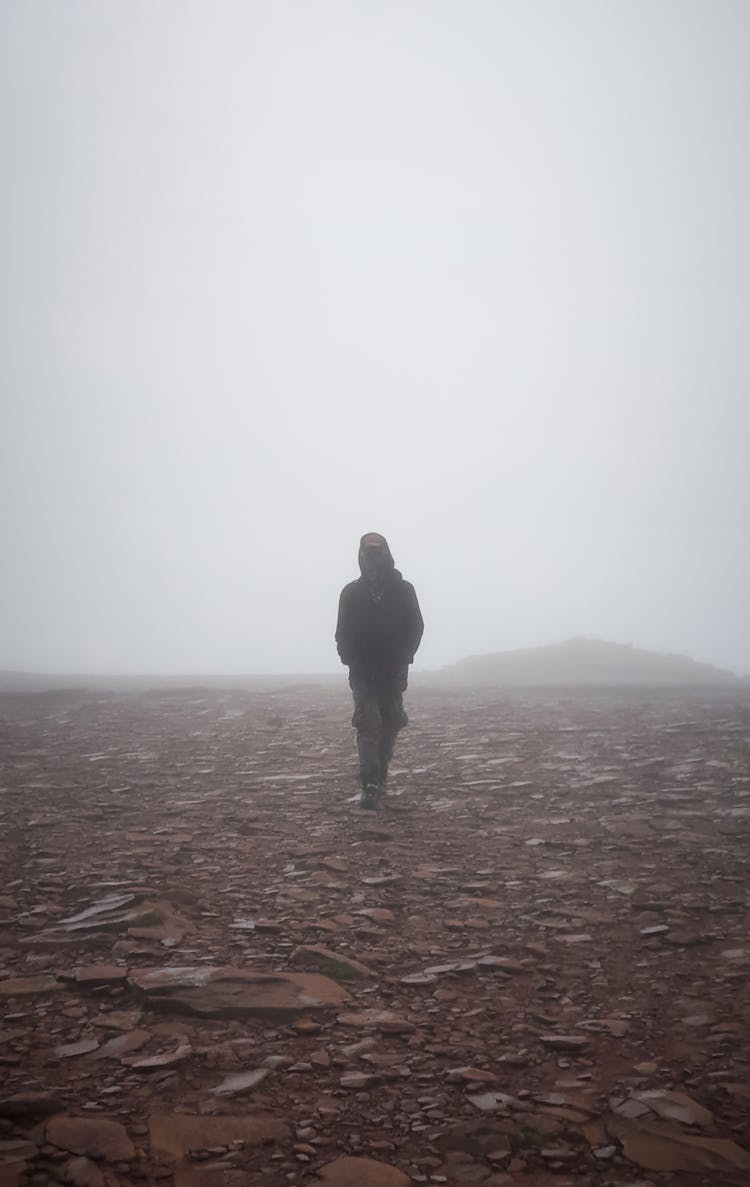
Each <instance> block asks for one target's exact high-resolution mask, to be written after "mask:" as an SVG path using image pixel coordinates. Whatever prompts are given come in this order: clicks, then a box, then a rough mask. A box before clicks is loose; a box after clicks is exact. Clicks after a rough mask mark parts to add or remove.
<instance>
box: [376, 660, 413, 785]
mask: <svg viewBox="0 0 750 1187" xmlns="http://www.w3.org/2000/svg"><path fill="white" fill-rule="evenodd" d="M405 690H406V672H398V673H397V674H396V675H395V676H393V677H389V679H388V680H387V681H384V682H383V683H382V684H381V686H380V689H379V698H378V700H379V706H380V716H381V720H382V723H383V726H382V729H381V733H380V745H379V748H378V758H379V765H380V789H381V792H382V793H383V794H385V791H386V785H387V782H388V767H389V765H390V761H391V759H392V758H393V749H394V746H395V745H396V738H397V736H398V734H399V733H400V732H401V730H402V729H403V728H404V726H406V725H408V723H409V718H408V717H407V715H406V710H405V709H404V699H403V698H404V692H405Z"/></svg>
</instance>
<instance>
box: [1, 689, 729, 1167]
mask: <svg viewBox="0 0 750 1187" xmlns="http://www.w3.org/2000/svg"><path fill="white" fill-rule="evenodd" d="M409 709H410V713H411V716H412V725H411V727H410V729H409V730H408V731H407V732H406V734H405V735H404V736H403V738H402V741H401V743H400V748H399V752H398V768H397V770H396V771H395V772H394V778H393V786H392V791H391V795H390V797H389V802H388V805H387V807H386V808H385V809H384V810H383V811H382V812H381V813H379V814H378V815H377V816H374V815H372V814H366V813H362V812H361V811H360V810H359V809H358V808H357V806H356V803H355V802H352V798H351V797H352V793H353V791H354V763H353V741H352V736H351V731H350V729H349V726H348V718H349V715H350V712H351V710H350V707H349V703H348V699H347V696H346V694H345V690H344V689H342V690H341V691H338V690H315V689H311V688H308V689H303V688H298V689H289V690H284V691H276V692H274V693H266V694H262V693H242V692H233V693H227V694H222V693H218V692H214V691H212V692H210V693H206V692H202V691H200V690H195V691H184V692H176V691H171V692H168V693H154V694H150V695H139V696H117V697H115V696H111V697H107V696H99V697H98V699H95V700H94V699H86V698H85V697H84V696H81V695H77V694H65V693H55V694H49V695H38V696H25V697H20V696H17V697H14V696H5V697H3V698H2V701H1V703H0V729H1V733H0V760H1V765H0V835H1V836H2V866H1V868H0V875H1V877H2V882H1V884H0V1004H1V1005H2V1015H3V1017H2V1022H1V1023H0V1080H1V1081H2V1088H1V1089H0V1185H1V1187H9V1185H12V1184H30V1185H32V1184H33V1187H42V1185H44V1184H57V1183H70V1184H78V1185H79V1187H87V1185H88V1187H96V1185H107V1187H114V1185H116V1184H123V1185H124V1184H131V1183H157V1182H158V1183H164V1184H166V1187H170V1185H171V1184H174V1185H175V1187H282V1185H287V1184H293V1185H297V1184H300V1185H301V1184H305V1183H315V1182H322V1183H324V1184H328V1185H329V1187H335V1185H337V1187H349V1185H351V1187H357V1185H359V1187H399V1185H404V1187H406V1185H407V1184H409V1183H415V1184H417V1183H426V1184H437V1183H445V1184H449V1185H452V1187H473V1185H474V1184H482V1185H483V1187H501V1185H505V1184H507V1185H508V1187H512V1185H516V1184H518V1185H519V1187H520V1185H526V1187H553V1185H556V1187H564V1185H571V1187H572V1185H575V1187H578V1185H581V1187H583V1185H585V1184H590V1185H594V1184H596V1185H598V1187H604V1185H606V1184H612V1185H617V1187H621V1185H622V1187H624V1185H625V1184H629V1185H630V1187H635V1185H636V1184H637V1185H638V1187H645V1185H646V1184H654V1185H660V1184H663V1183H664V1184H666V1183H670V1184H695V1185H696V1187H697V1185H699V1184H700V1185H709V1184H710V1185H711V1187H716V1185H719V1187H721V1185H723V1184H726V1185H727V1187H729V1185H732V1184H735V1185H737V1184H749V1183H750V1043H749V1041H748V1034H749V1033H750V986H749V983H748V982H749V974H750V927H749V926H748V904H749V903H750V895H749V892H750V864H749V863H750V846H749V841H750V763H749V762H748V758H749V755H750V697H748V695H747V693H745V694H744V695H743V694H742V693H717V694H710V693H706V692H703V693H699V694H696V695H693V696H691V695H688V694H684V695H681V694H670V695H669V696H661V697H660V696H658V695H655V694H641V695H638V694H630V695H626V694H620V695H618V696H609V697H607V696H600V697H598V698H594V697H592V696H589V697H586V696H583V695H565V694H549V695H547V696H543V695H536V696H533V695H531V694H528V695H525V696H523V697H510V696H504V695H500V694H493V693H491V692H484V693H482V694H481V695H479V694H476V695H471V694H464V693H456V694H450V695H448V694H441V693H434V692H427V691H423V692H419V691H417V692H415V693H414V694H413V695H412V696H411V699H410V705H409Z"/></svg>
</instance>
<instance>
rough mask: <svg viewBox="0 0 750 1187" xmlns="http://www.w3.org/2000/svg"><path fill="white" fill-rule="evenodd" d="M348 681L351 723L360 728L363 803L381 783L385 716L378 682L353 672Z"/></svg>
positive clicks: (359, 746) (358, 735) (358, 733)
mask: <svg viewBox="0 0 750 1187" xmlns="http://www.w3.org/2000/svg"><path fill="white" fill-rule="evenodd" d="M349 685H350V687H351V690H352V696H353V697H354V716H353V717H352V725H353V726H354V728H355V729H356V731H357V752H358V755H359V778H360V785H361V787H362V793H363V800H362V801H361V802H362V803H363V804H364V802H365V800H369V799H371V798H372V797H373V795H374V794H375V793H376V791H377V788H378V786H379V785H380V745H381V738H382V732H383V729H382V718H381V714H380V703H379V697H378V688H377V685H376V684H375V682H374V681H372V680H369V679H367V677H365V676H359V675H351V676H350V677H349ZM365 806H369V805H368V804H365ZM373 806H374V805H373Z"/></svg>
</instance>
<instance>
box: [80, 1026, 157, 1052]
mask: <svg viewBox="0 0 750 1187" xmlns="http://www.w3.org/2000/svg"><path fill="white" fill-rule="evenodd" d="M150 1038H151V1032H150V1031H148V1030H131V1031H130V1032H129V1033H128V1034H123V1035H116V1036H115V1038H114V1039H110V1040H109V1042H107V1043H102V1045H101V1047H100V1048H99V1050H98V1051H97V1053H96V1055H95V1056H94V1058H95V1059H122V1057H123V1055H128V1054H129V1053H130V1052H131V1051H140V1049H141V1047H145V1045H146V1043H147V1042H148V1041H149V1039H150Z"/></svg>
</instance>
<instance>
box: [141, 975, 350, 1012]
mask: <svg viewBox="0 0 750 1187" xmlns="http://www.w3.org/2000/svg"><path fill="white" fill-rule="evenodd" d="M129 982H130V984H131V985H132V986H133V988H134V989H137V990H139V991H140V992H141V993H143V994H145V996H146V998H147V1000H148V1002H149V1004H150V1005H152V1006H154V1007H156V1008H158V1009H162V1010H171V1011H174V1012H176V1013H183V1014H197V1015H199V1016H200V1017H203V1018H246V1017H252V1016H255V1017H261V1018H268V1019H271V1020H278V1021H283V1020H284V1019H286V1018H289V1017H292V1016H294V1015H295V1014H299V1013H302V1012H304V1011H307V1010H324V1009H330V1008H332V1007H335V1006H340V1005H341V1004H342V1003H344V1002H346V1001H348V1000H349V995H348V994H347V992H346V991H345V990H344V989H342V988H341V986H340V985H337V984H336V982H335V981H332V980H330V978H328V977H324V976H322V975H321V974H320V973H262V972H257V971H256V970H255V969H253V970H249V969H236V968H214V967H211V966H209V965H205V966H201V965H198V966H195V967H187V968H185V967H176V968H173V967H167V968H162V969H138V970H137V971H131V974H130V977H129Z"/></svg>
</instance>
